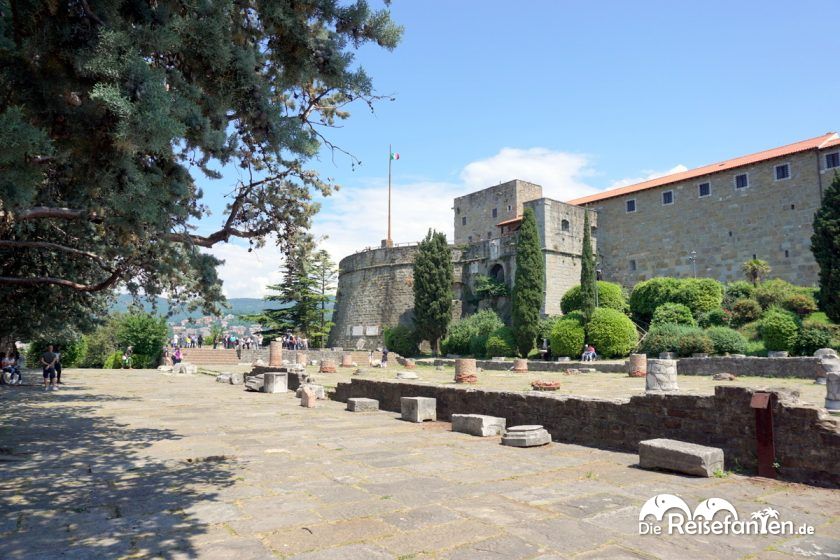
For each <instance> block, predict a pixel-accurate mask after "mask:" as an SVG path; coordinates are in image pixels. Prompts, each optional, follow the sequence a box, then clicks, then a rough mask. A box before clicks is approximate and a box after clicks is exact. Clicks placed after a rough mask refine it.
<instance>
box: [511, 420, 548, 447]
mask: <svg viewBox="0 0 840 560" xmlns="http://www.w3.org/2000/svg"><path fill="white" fill-rule="evenodd" d="M549 443H551V434H549V433H548V430H546V429H544V428H543V427H542V426H539V425H535V424H534V425H530V424H529V425H524V426H511V427H510V428H508V429H507V430H505V435H503V436H502V445H508V446H510V447H537V446H540V445H546V444H549Z"/></svg>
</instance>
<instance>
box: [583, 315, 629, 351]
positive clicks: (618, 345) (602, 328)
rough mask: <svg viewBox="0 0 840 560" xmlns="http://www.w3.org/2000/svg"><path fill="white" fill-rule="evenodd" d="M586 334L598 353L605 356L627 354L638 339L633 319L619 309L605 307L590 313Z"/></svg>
mask: <svg viewBox="0 0 840 560" xmlns="http://www.w3.org/2000/svg"><path fill="white" fill-rule="evenodd" d="M586 336H587V342H588V343H589V344H591V345H593V346H594V347H595V351H596V352H597V353H598V355H600V356H603V357H605V358H620V357H623V356H627V355H628V354H630V351H631V350H633V348H634V347H635V346H636V343H637V342H638V340H639V338H638V334H637V333H636V326H635V325H634V324H633V321H631V320H630V319H629V318H628V317H627V315H625V314H624V313H622V312H621V311H618V310H616V309H609V308H607V307H599V308H597V309H596V310H595V313H593V314H592V320H591V321H590V322H589V324H588V325H587V326H586Z"/></svg>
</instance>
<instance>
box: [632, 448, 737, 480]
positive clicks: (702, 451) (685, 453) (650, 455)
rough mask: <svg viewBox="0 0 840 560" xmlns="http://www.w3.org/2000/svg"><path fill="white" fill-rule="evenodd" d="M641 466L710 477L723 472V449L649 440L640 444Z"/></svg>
mask: <svg viewBox="0 0 840 560" xmlns="http://www.w3.org/2000/svg"><path fill="white" fill-rule="evenodd" d="M639 466H640V467H641V468H643V469H665V470H669V471H676V472H681V473H685V474H692V475H695V476H705V477H710V476H713V475H714V473H715V472H716V471H722V470H723V449H720V448H717V447H707V446H705V445H697V444H696V443H688V442H685V441H677V440H674V439H649V440H646V441H641V442H639Z"/></svg>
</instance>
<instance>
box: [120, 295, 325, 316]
mask: <svg viewBox="0 0 840 560" xmlns="http://www.w3.org/2000/svg"><path fill="white" fill-rule="evenodd" d="M227 303H228V305H229V306H230V307H229V309H228V310H226V311H224V312H223V315H228V314H230V315H233V316H235V317H239V316H241V315H256V314H257V313H261V312H262V311H263V310H265V309H277V308H279V307H283V306H281V305H280V304H278V303H277V302H275V301H265V300H264V299H260V298H230V299H228V300H227ZM333 303H334V300H331V301H330V302H329V303H328V304H327V307H328V308H329V309H332V307H333ZM133 305H134V300H133V299H132V298H131V296H130V295H128V294H119V295H118V296H117V299H116V301H115V302H114V304H113V305H112V306H111V311H113V312H117V313H124V312H126V311H128V309H129V308H130V307H132V306H133ZM143 309H144V311H146V312H147V313H151V312H152V309H153V307H152V304H151V303H150V302H146V301H144V302H143ZM169 310H170V306H169V300H168V299H166V298H162V297H159V298H157V313H158V315H166V314H167V313H169ZM203 315H204V314H203V313H202V312H201V311H200V310H197V311H192V312H189V311H184V310H179V311H176V312H175V313H173V314H172V316H171V317H168V318H167V322H169V323H180V322H181V321H182V320H184V319H190V318H193V319H198V318H199V317H201V316H203Z"/></svg>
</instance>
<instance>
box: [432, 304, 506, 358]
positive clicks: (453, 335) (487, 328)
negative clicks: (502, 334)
mask: <svg viewBox="0 0 840 560" xmlns="http://www.w3.org/2000/svg"><path fill="white" fill-rule="evenodd" d="M504 326H505V324H504V323H503V322H502V320H501V319H500V318H499V316H498V315H496V313H495V312H494V311H492V310H490V309H484V310H482V311H479V312H478V313H475V314H473V315H470V316H469V317H467V318H466V319H461V320H460V321H458V322H457V323H453V324H452V325H450V327H449V334H448V335H447V337H446V339H444V341H443V343H442V346H441V348H442V351H443V353H444V354H459V355H461V356H465V355H467V354H473V355H476V352H478V353H479V354H480V355H483V354H484V347H485V344H487V338H488V337H489V336H490V335H491V334H493V333H494V332H496V331H497V330H499V329H500V328H502V327H504ZM474 338H478V339H482V338H483V340H475V341H473V339H474Z"/></svg>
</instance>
